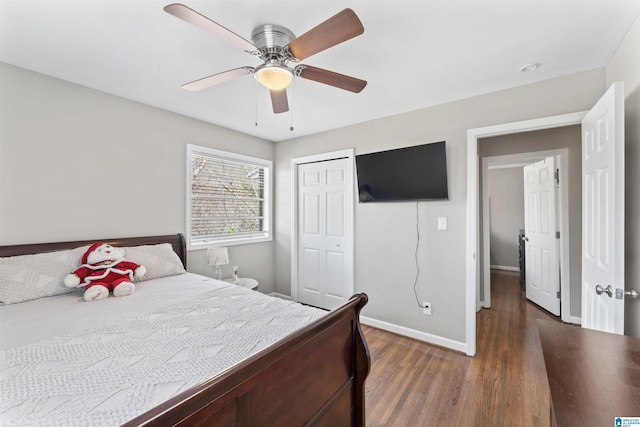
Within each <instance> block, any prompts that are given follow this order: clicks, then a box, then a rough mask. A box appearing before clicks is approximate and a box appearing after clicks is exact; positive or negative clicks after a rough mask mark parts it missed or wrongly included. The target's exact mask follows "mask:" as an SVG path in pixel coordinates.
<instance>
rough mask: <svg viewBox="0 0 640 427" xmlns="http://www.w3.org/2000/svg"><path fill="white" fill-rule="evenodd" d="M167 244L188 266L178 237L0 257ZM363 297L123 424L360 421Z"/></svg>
mask: <svg viewBox="0 0 640 427" xmlns="http://www.w3.org/2000/svg"><path fill="white" fill-rule="evenodd" d="M96 241H102V242H104V243H108V244H111V245H114V246H139V245H153V244H158V243H171V245H172V246H173V249H174V251H175V252H176V254H178V256H179V257H180V259H181V260H182V262H183V264H184V266H185V268H186V264H187V261H186V247H185V239H184V236H183V235H182V234H174V235H166V236H152V237H133V238H131V237H129V238H122V239H104V240H102V239H101V240H86V241H75V242H57V243H40V244H28V245H12V246H0V257H7V256H15V255H27V254H34V253H40V252H52V251H56V250H63V249H71V248H75V247H78V246H83V245H87V244H92V243H94V242H96ZM366 303H367V295H366V294H356V295H354V296H353V297H352V298H351V299H350V300H349V302H347V303H346V304H345V305H343V306H342V307H340V308H338V309H336V310H333V311H331V312H329V313H328V314H327V315H326V316H324V317H322V318H321V319H318V320H317V321H315V322H313V323H311V324H309V325H307V326H306V327H304V328H302V329H300V330H298V331H296V332H294V333H292V334H290V335H288V336H287V337H286V338H284V339H282V340H280V341H278V342H276V343H275V344H273V345H271V346H269V347H267V348H265V349H263V350H262V351H260V352H258V353H256V354H254V355H253V356H251V357H249V358H247V359H245V360H244V361H242V362H240V363H238V364H237V365H234V366H233V367H231V368H229V369H227V370H226V371H224V372H222V373H220V374H218V375H216V376H214V377H213V378H211V379H209V380H207V381H205V382H204V383H202V384H201V385H199V386H197V387H194V388H193V389H190V390H187V391H185V392H183V393H181V394H179V395H177V396H175V397H173V398H171V399H170V400H168V401H166V402H164V403H162V404H161V405H159V406H157V407H155V408H153V409H151V410H149V411H148V412H146V413H144V414H142V415H140V416H138V417H136V418H134V419H133V420H131V421H129V422H127V423H126V424H125V426H138V425H146V426H169V425H184V426H186V425H189V426H213V425H215V426H225V427H226V426H288V427H290V426H331V427H335V426H358V427H361V426H362V427H363V426H364V425H365V405H364V398H365V395H364V394H365V391H364V381H365V378H366V377H367V375H368V373H369V368H370V357H369V349H368V348H367V344H366V341H365V339H364V335H363V333H362V329H361V327H360V317H359V315H360V310H361V309H362V307H364V305H365V304H366Z"/></svg>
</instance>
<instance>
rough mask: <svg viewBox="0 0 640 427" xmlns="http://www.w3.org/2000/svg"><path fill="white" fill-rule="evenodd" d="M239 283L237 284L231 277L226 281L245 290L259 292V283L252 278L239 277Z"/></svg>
mask: <svg viewBox="0 0 640 427" xmlns="http://www.w3.org/2000/svg"><path fill="white" fill-rule="evenodd" d="M238 280H239V283H235V282H234V281H233V278H231V277H229V278H228V279H224V281H225V282H229V283H233V284H234V285H238V286H242V287H243V288H247V289H251V290H252V291H256V290H258V281H257V280H256V279H251V278H250V277H239V278H238Z"/></svg>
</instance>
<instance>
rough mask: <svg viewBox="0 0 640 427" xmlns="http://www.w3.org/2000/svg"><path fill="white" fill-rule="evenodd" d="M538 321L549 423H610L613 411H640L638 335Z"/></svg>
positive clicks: (564, 425) (629, 413)
mask: <svg viewBox="0 0 640 427" xmlns="http://www.w3.org/2000/svg"><path fill="white" fill-rule="evenodd" d="M537 322H538V330H539V331H540V342H541V343H542V352H543V354H544V361H545V364H546V367H547V376H548V378H549V388H550V389H551V425H552V426H560V427H572V426H613V425H615V424H614V418H615V417H640V339H638V338H634V337H628V336H624V335H615V334H610V333H606V332H599V331H593V330H590V329H583V328H580V327H578V326H573V325H567V324H562V323H559V322H555V321H551V320H538V321H537Z"/></svg>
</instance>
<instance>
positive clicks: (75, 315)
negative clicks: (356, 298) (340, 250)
mask: <svg viewBox="0 0 640 427" xmlns="http://www.w3.org/2000/svg"><path fill="white" fill-rule="evenodd" d="M324 314H326V312H325V311H323V310H319V309H315V308H312V307H308V306H304V305H301V304H297V303H294V302H291V301H286V300H282V299H279V298H273V297H269V296H266V295H263V294H261V293H259V292H255V291H251V290H248V289H245V288H242V287H239V286H235V285H233V284H230V283H227V282H223V281H218V280H214V279H210V278H207V277H204V276H200V275H196V274H191V273H187V274H183V275H178V276H171V277H167V278H162V279H154V280H149V281H146V282H141V283H139V284H137V288H136V292H135V293H133V294H132V295H129V296H126V297H118V298H116V297H110V298H108V299H105V300H100V301H94V302H85V301H84V300H83V299H82V296H81V293H78V294H66V295H59V296H55V297H49V298H43V299H40V300H35V301H30V302H27V303H21V304H14V305H9V306H4V307H0V396H1V401H0V425H3V426H5V425H6V426H12V425H16V426H17V425H20V426H25V425H38V426H48V425H51V426H55V425H60V426H75V425H77V426H88V425H92V426H93V425H120V424H122V423H124V422H125V421H127V420H129V419H132V418H134V417H135V416H137V415H139V414H141V413H143V412H145V411H147V410H149V409H151V408H153V407H154V406H157V405H158V404H160V403H162V402H164V401H166V400H167V399H169V398H170V397H172V396H175V395H176V394H178V393H180V392H182V391H185V390H188V389H189V388H192V387H194V386H196V385H199V384H201V383H202V382H203V381H205V380H207V379H209V378H212V377H213V376H215V375H217V374H219V373H221V372H223V371H225V370H227V369H229V368H231V367H232V366H233V365H235V364H237V363H239V362H240V361H242V360H243V359H245V358H247V357H249V356H250V355H252V354H254V353H256V352H258V351H260V350H262V349H263V348H265V347H267V346H268V345H270V344H272V343H274V342H276V341H278V340H280V339H281V338H283V337H285V336H286V335H288V334H290V333H291V332H293V331H295V330H297V329H299V328H301V327H302V326H304V325H306V324H308V323H310V322H312V321H314V320H316V319H318V318H320V317H321V316H323V315H324Z"/></svg>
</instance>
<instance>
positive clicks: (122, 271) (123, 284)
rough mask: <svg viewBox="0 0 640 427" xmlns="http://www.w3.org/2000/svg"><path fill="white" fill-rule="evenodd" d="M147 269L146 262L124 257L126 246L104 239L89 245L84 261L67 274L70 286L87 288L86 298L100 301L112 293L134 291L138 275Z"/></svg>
mask: <svg viewBox="0 0 640 427" xmlns="http://www.w3.org/2000/svg"><path fill="white" fill-rule="evenodd" d="M145 273H146V268H145V267H144V266H143V265H139V264H136V263H134V262H130V261H125V260H124V250H122V249H121V248H116V247H113V246H111V245H107V244H104V243H102V242H98V243H94V244H93V245H91V246H89V248H88V249H87V250H86V252H85V253H84V255H83V256H82V265H81V266H80V268H78V269H77V270H76V271H74V272H73V273H71V274H68V275H67V276H66V277H65V278H64V284H65V285H66V286H67V287H69V288H80V287H83V286H84V288H85V291H84V299H85V301H96V300H100V299H103V298H107V297H108V296H109V291H113V295H114V296H116V297H120V296H125V295H130V294H132V293H133V291H135V289H136V287H135V285H134V284H133V283H132V282H133V280H134V279H140V278H141V277H142V276H144V274H145Z"/></svg>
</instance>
